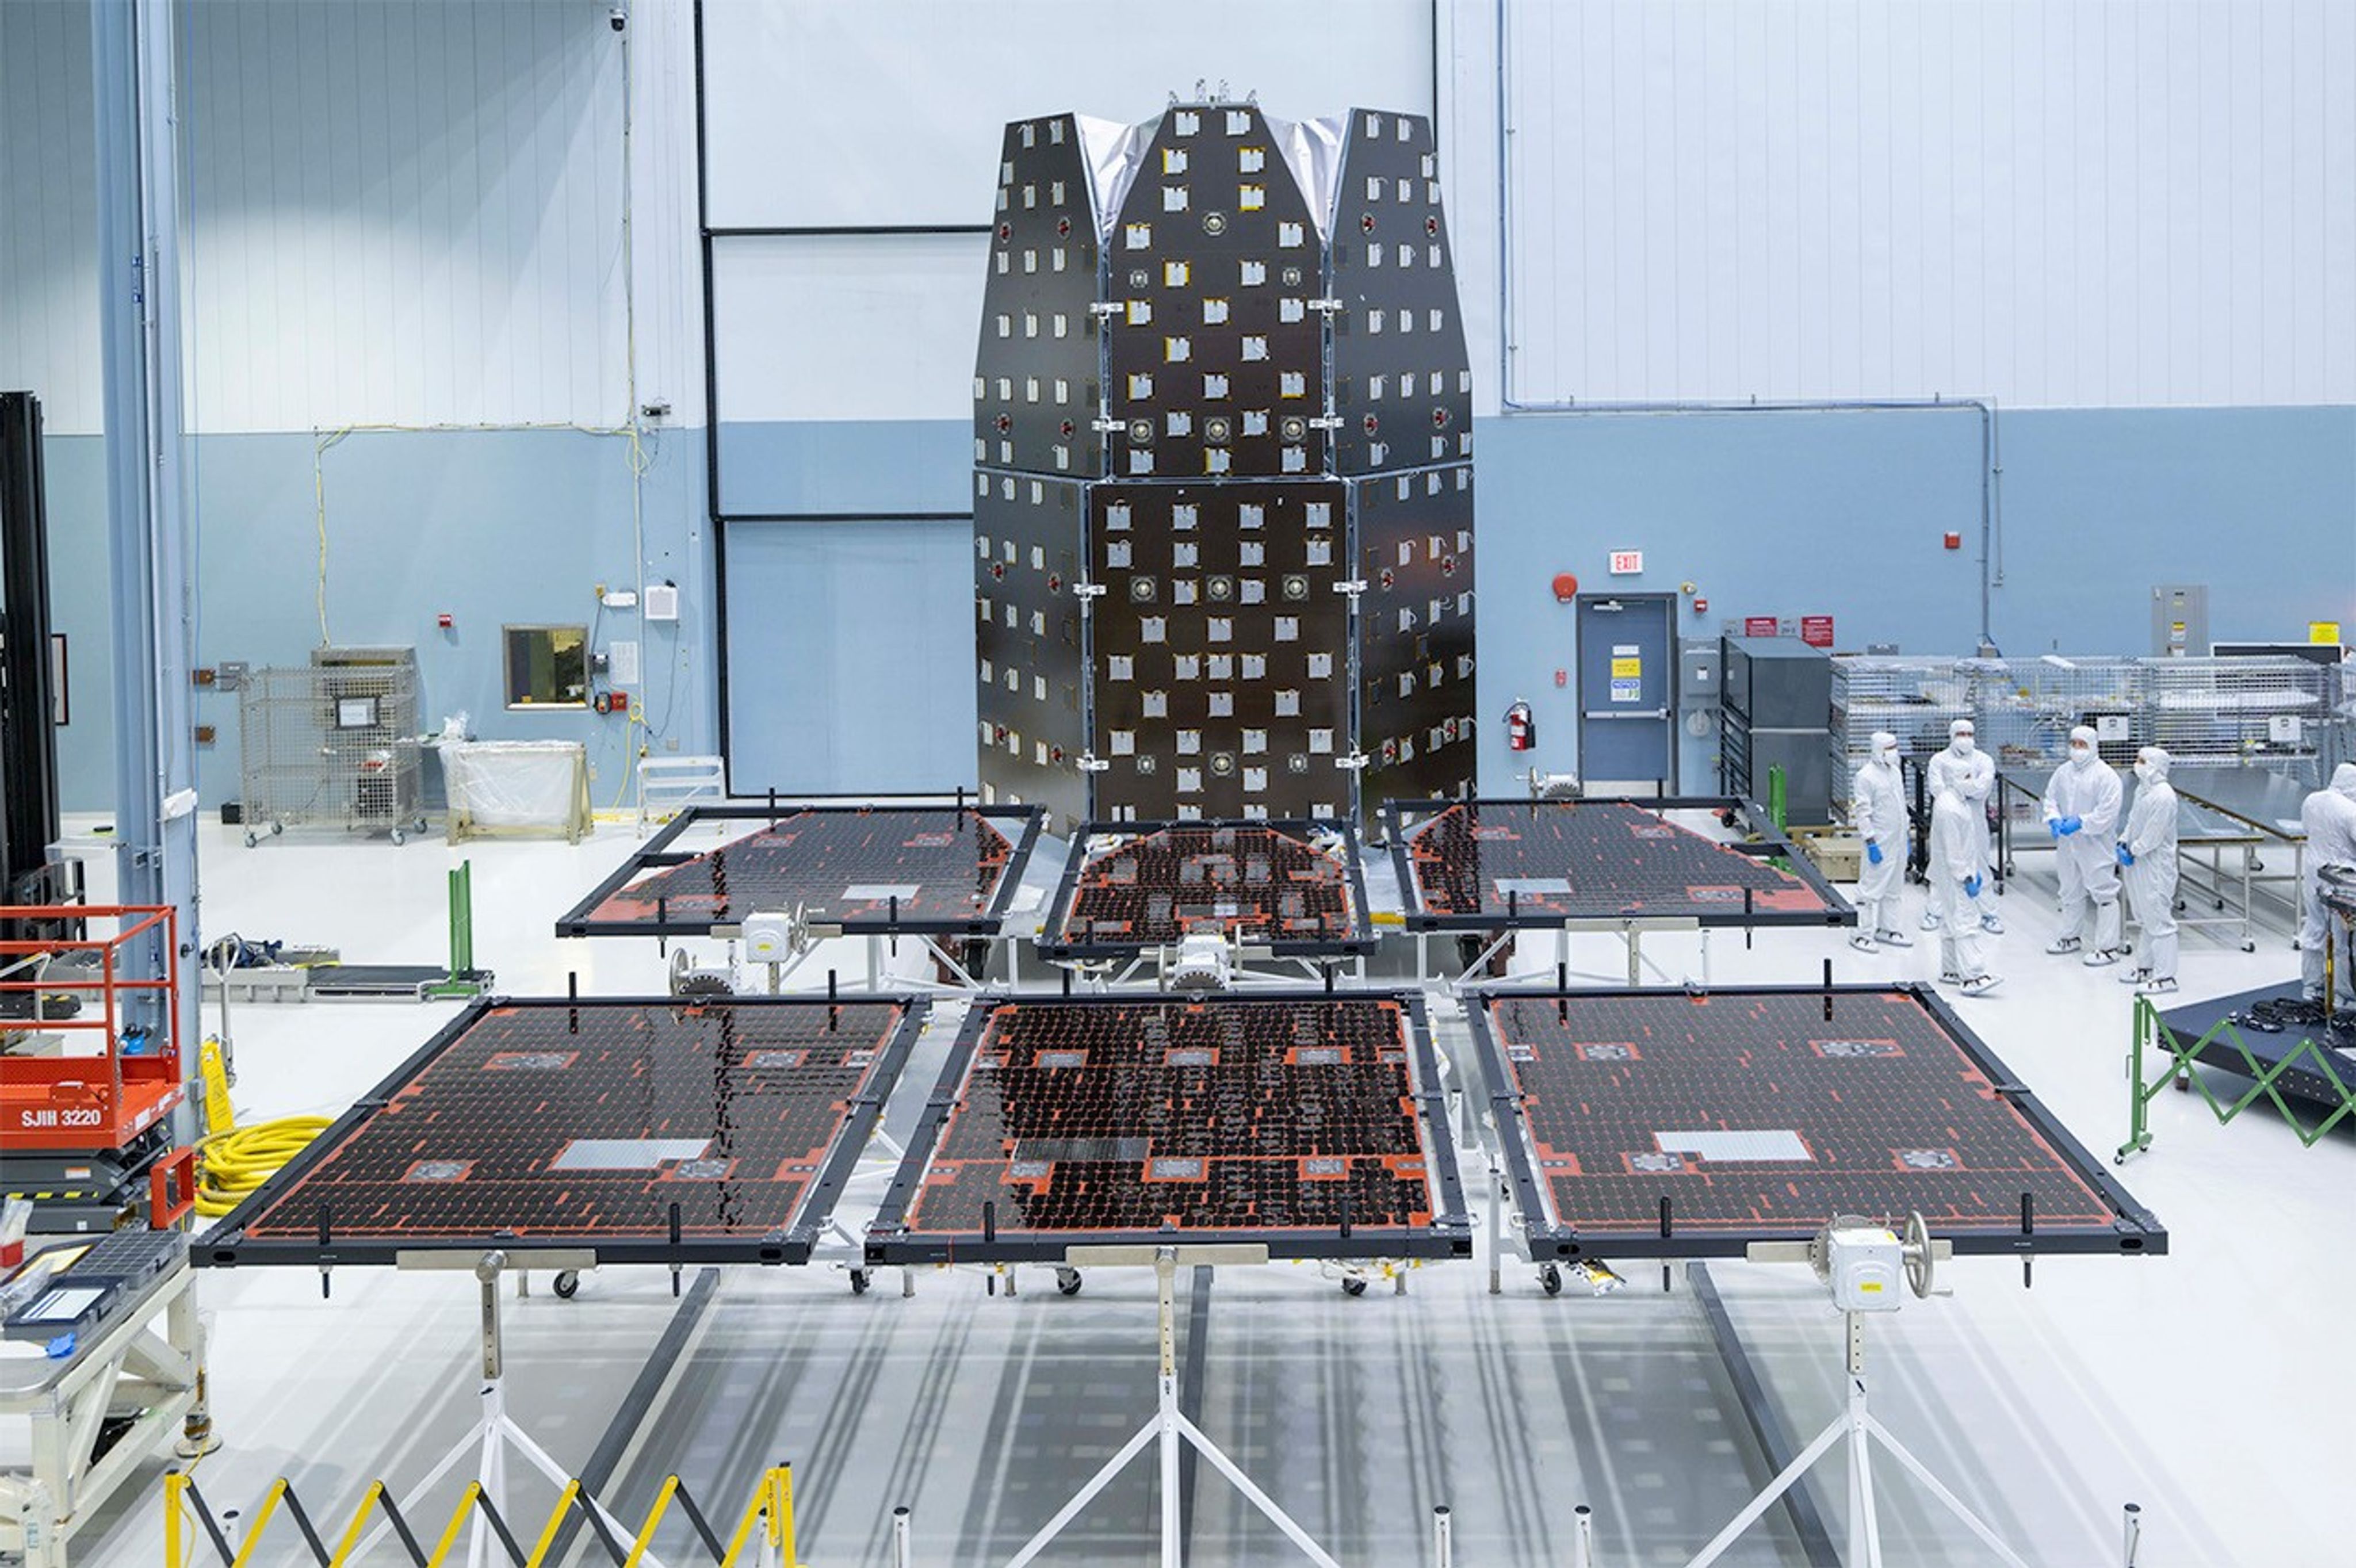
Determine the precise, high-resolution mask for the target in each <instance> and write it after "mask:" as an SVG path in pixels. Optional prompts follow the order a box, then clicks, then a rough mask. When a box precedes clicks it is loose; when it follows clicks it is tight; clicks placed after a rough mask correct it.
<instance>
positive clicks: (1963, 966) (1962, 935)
mask: <svg viewBox="0 0 2356 1568" xmlns="http://www.w3.org/2000/svg"><path fill="white" fill-rule="evenodd" d="M1925 869H1926V871H1927V873H1928V875H1929V876H1930V879H1931V902H1932V904H1933V906H1934V907H1935V908H1937V909H1938V911H1939V978H1940V979H1941V980H1943V981H1944V982H1946V983H1949V984H1951V985H1960V986H1961V987H1963V992H1964V994H1965V995H1966V996H1978V995H1981V994H1983V993H1986V992H1989V991H1993V990H1995V989H1996V985H1997V976H1995V975H1993V974H1990V973H1989V972H1988V971H1987V936H1986V935H1985V934H1984V933H1983V932H1982V931H1981V930H1980V923H1979V920H1978V919H1977V918H1976V914H1975V912H1974V910H1973V908H1972V904H1973V900H1975V899H1976V898H1977V897H1979V896H1980V890H1981V889H1982V888H1983V887H1985V886H1987V818H1986V817H1985V816H1983V815H1981V814H1980V811H1979V810H1978V808H1976V807H1975V806H1972V805H1970V804H1968V803H1967V802H1965V800H1964V797H1963V795H1962V793H1961V791H1959V790H1958V789H1956V788H1955V787H1954V785H1953V784H1950V785H1948V786H1947V787H1946V788H1945V789H1942V790H1940V791H1939V794H1938V798H1937V799H1936V800H1933V801H1932V803H1931V843H1930V865H1928V866H1927V867H1926V868H1925Z"/></svg>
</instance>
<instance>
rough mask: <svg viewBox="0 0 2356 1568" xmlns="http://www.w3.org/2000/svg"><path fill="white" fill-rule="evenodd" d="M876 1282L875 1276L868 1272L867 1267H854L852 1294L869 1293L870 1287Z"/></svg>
mask: <svg viewBox="0 0 2356 1568" xmlns="http://www.w3.org/2000/svg"><path fill="white" fill-rule="evenodd" d="M873 1283H875V1276H874V1275H873V1274H872V1273H868V1272H867V1271H866V1270H865V1269H853V1270H851V1294H853V1295H865V1294H867V1289H868V1287H869V1286H870V1285H873Z"/></svg>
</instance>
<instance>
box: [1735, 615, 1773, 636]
mask: <svg viewBox="0 0 2356 1568" xmlns="http://www.w3.org/2000/svg"><path fill="white" fill-rule="evenodd" d="M1742 635H1743V636H1745V637H1772V636H1774V635H1775V618H1774V617H1773V616H1744V617H1743V618H1742Z"/></svg>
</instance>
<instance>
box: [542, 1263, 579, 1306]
mask: <svg viewBox="0 0 2356 1568" xmlns="http://www.w3.org/2000/svg"><path fill="white" fill-rule="evenodd" d="M548 1288H549V1289H551V1290H552V1291H554V1292H555V1293H556V1294H558V1295H560V1296H562V1297H563V1298H564V1299H565V1300H566V1301H571V1300H572V1299H573V1297H574V1296H575V1295H578V1294H580V1293H581V1275H580V1274H579V1273H578V1272H576V1271H574V1270H572V1269H561V1270H559V1271H558V1272H557V1275H556V1277H555V1278H554V1279H552V1280H551V1281H549V1282H548Z"/></svg>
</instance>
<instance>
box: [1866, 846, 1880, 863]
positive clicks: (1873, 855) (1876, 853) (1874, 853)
mask: <svg viewBox="0 0 2356 1568" xmlns="http://www.w3.org/2000/svg"><path fill="white" fill-rule="evenodd" d="M1865 863H1866V864H1867V865H1880V864H1881V846H1880V845H1879V844H1878V843H1869V844H1867V845H1866V846H1865Z"/></svg>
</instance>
